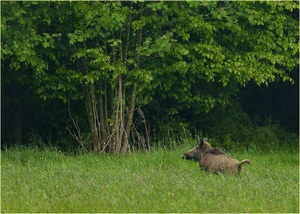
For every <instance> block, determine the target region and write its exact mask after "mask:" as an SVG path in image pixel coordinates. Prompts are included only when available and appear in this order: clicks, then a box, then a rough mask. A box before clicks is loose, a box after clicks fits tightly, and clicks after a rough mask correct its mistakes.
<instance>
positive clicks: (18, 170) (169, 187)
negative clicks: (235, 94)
mask: <svg viewBox="0 0 300 214" xmlns="http://www.w3.org/2000/svg"><path fill="white" fill-rule="evenodd" d="M190 148H191V147H190V146H183V147H181V148H178V149H176V150H164V149H155V150H153V151H151V152H150V153H141V152H133V153H131V154H129V155H127V156H114V155H96V154H79V155H67V154H63V153H61V152H60V151H58V150H54V149H45V150H35V149H28V148H27V149H21V148H13V149H8V150H4V151H2V154H1V160H2V163H1V169H2V170H1V171H2V172H1V180H2V188H1V212H4V213H5V212H15V213H19V212H53V213H54V212H86V213H89V212H219V213H221V212H251V213H253V212H286V213H295V212H296V213H298V212H299V153H298V151H297V150H295V151H284V150H277V151H273V152H267V153H264V152H261V151H255V150H254V151H240V152H231V153H230V152H229V153H230V155H232V156H233V157H235V158H237V159H239V160H241V159H245V158H247V159H249V160H251V162H252V165H250V166H249V165H247V166H245V167H244V168H243V171H242V172H241V175H240V176H239V177H234V176H229V175H214V174H210V173H203V172H201V171H200V170H199V167H198V164H197V163H195V162H192V161H186V160H182V159H181V158H180V155H181V154H182V153H184V152H185V151H187V150H188V149H190Z"/></svg>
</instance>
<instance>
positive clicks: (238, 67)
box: [1, 2, 298, 154]
mask: <svg viewBox="0 0 300 214" xmlns="http://www.w3.org/2000/svg"><path fill="white" fill-rule="evenodd" d="M1 4H2V11H3V13H2V15H3V18H2V25H1V27H2V34H3V35H2V43H1V47H2V53H3V54H2V60H3V61H4V62H5V64H7V65H8V68H7V70H5V72H16V73H17V74H18V75H16V76H17V77H19V79H18V81H17V82H19V83H20V84H24V81H25V80H26V81H28V83H31V84H32V85H31V87H32V88H33V90H35V91H36V93H37V94H39V96H40V97H41V98H43V99H47V100H49V99H57V98H59V99H61V100H63V101H64V102H66V103H67V102H68V100H81V101H82V102H84V105H85V109H86V113H87V120H88V123H89V128H90V136H91V145H92V150H93V151H98V152H104V151H107V152H111V153H117V154H118V153H126V152H128V151H129V150H130V143H129V138H130V132H131V131H132V121H133V117H134V111H135V109H136V106H138V107H139V108H142V107H143V106H145V105H146V104H149V103H150V102H152V101H157V100H168V101H169V102H171V103H172V104H173V105H172V106H170V108H169V109H167V110H162V111H164V112H166V113H167V114H169V115H173V114H177V112H178V111H179V110H180V109H183V108H187V107H188V108H192V109H194V111H195V112H197V111H200V112H202V111H209V110H210V109H212V108H213V107H214V106H216V105H218V104H221V105H226V104H227V103H229V101H230V98H231V96H232V95H233V94H235V93H236V92H237V91H238V90H239V88H240V87H241V86H244V85H246V84H247V83H248V82H249V81H254V82H256V84H258V85H260V84H268V83H269V82H272V81H275V80H276V79H280V80H283V81H291V82H292V81H293V80H292V79H291V78H290V77H289V72H290V71H291V70H292V69H293V68H295V67H296V66H297V65H298V60H297V53H298V39H297V38H298V20H297V17H296V16H295V11H296V9H297V6H298V4H297V3H295V2H284V4H283V3H282V2H1ZM24 41H25V42H24ZM21 70H23V71H25V74H24V77H23V76H19V74H20V73H21V72H20V71H21ZM11 78H12V79H15V78H16V77H15V76H14V77H11ZM157 108H160V106H159V105H158V107H157ZM72 133H73V134H74V135H76V133H75V132H72ZM77 140H78V141H79V142H80V140H81V136H80V133H79V132H78V133H77Z"/></svg>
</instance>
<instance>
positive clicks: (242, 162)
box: [239, 159, 251, 166]
mask: <svg viewBox="0 0 300 214" xmlns="http://www.w3.org/2000/svg"><path fill="white" fill-rule="evenodd" d="M244 163H247V164H251V162H250V161H249V160H247V159H245V160H242V161H241V162H240V163H239V166H242V165H243V164H244Z"/></svg>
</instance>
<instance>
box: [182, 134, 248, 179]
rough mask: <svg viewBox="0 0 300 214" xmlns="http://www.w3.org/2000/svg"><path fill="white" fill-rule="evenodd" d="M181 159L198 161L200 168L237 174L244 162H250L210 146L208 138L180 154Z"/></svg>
mask: <svg viewBox="0 0 300 214" xmlns="http://www.w3.org/2000/svg"><path fill="white" fill-rule="evenodd" d="M181 157H182V158H183V159H187V160H195V161H199V166H200V169H202V170H205V171H210V172H214V173H216V174H218V173H220V172H221V173H228V174H232V175H239V174H240V172H241V170H242V165H243V164H244V163H248V164H251V162H250V161H249V160H247V159H245V160H243V161H238V160H236V159H234V158H232V157H230V156H228V155H226V154H225V152H223V151H222V150H221V149H219V148H212V146H211V145H210V144H209V143H208V139H207V138H204V139H203V140H201V142H200V143H199V145H198V146H196V147H195V148H193V149H191V150H189V151H188V152H186V153H184V154H183V155H181Z"/></svg>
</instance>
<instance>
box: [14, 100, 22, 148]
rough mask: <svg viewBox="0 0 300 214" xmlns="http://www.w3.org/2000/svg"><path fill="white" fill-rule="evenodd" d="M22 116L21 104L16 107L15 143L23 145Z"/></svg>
mask: <svg viewBox="0 0 300 214" xmlns="http://www.w3.org/2000/svg"><path fill="white" fill-rule="evenodd" d="M22 115H23V107H22V105H20V104H17V105H16V109H15V127H14V143H15V144H22V140H23V136H22Z"/></svg>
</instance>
